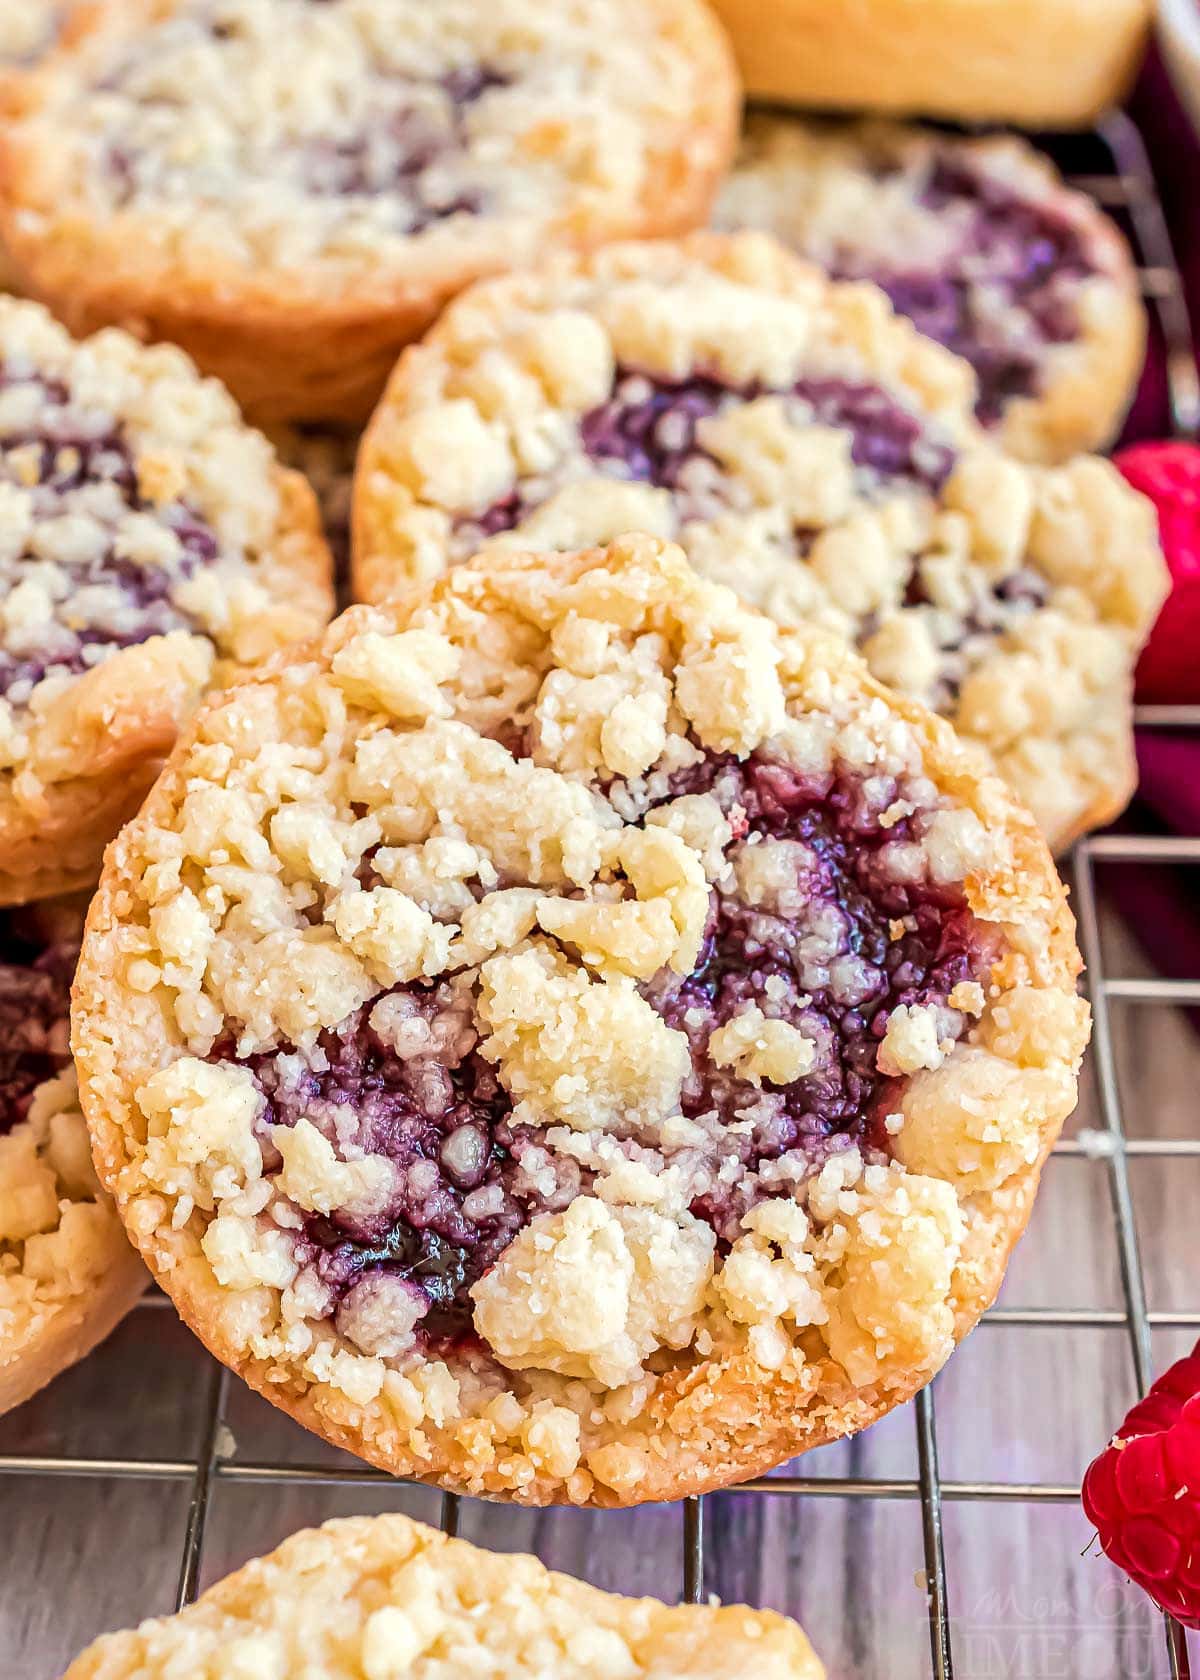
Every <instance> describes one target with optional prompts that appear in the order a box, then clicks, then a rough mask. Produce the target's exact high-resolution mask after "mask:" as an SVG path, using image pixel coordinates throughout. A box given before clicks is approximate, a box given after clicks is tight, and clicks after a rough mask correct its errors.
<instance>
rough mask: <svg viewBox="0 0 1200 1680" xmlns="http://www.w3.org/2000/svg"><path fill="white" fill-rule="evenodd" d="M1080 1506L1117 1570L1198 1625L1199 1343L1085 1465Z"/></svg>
mask: <svg viewBox="0 0 1200 1680" xmlns="http://www.w3.org/2000/svg"><path fill="white" fill-rule="evenodd" d="M1083 1508H1084V1510H1085V1511H1086V1512H1087V1514H1088V1517H1089V1518H1090V1519H1091V1521H1092V1522H1093V1523H1094V1524H1095V1525H1096V1529H1097V1531H1098V1533H1099V1535H1100V1545H1101V1547H1102V1548H1103V1550H1104V1551H1105V1552H1106V1553H1107V1555H1108V1556H1109V1557H1110V1558H1111V1559H1112V1561H1113V1562H1114V1563H1115V1564H1116V1565H1117V1567H1118V1568H1119V1569H1123V1570H1124V1571H1125V1573H1126V1574H1127V1575H1129V1576H1131V1577H1132V1578H1133V1579H1134V1580H1135V1581H1136V1582H1137V1583H1138V1585H1139V1586H1140V1587H1144V1588H1145V1590H1146V1591H1147V1592H1148V1593H1149V1594H1150V1597H1151V1598H1152V1599H1153V1600H1154V1601H1155V1603H1156V1604H1158V1605H1159V1606H1160V1607H1161V1608H1162V1609H1163V1610H1166V1611H1168V1612H1169V1613H1170V1614H1171V1615H1172V1616H1174V1617H1175V1618H1176V1619H1177V1620H1178V1621H1181V1622H1182V1623H1183V1624H1184V1626H1185V1627H1192V1628H1200V1342H1197V1343H1196V1346H1195V1347H1194V1348H1193V1349H1192V1351H1191V1353H1190V1354H1188V1356H1187V1358H1186V1359H1181V1360H1179V1361H1178V1363H1177V1364H1175V1365H1172V1366H1171V1368H1170V1370H1169V1371H1164V1372H1163V1374H1162V1376H1161V1377H1159V1379H1158V1381H1157V1382H1156V1383H1155V1384H1154V1386H1153V1388H1151V1390H1150V1392H1149V1394H1147V1396H1146V1398H1145V1399H1144V1400H1141V1401H1139V1402H1138V1404H1137V1405H1136V1406H1135V1407H1134V1408H1133V1410H1132V1411H1131V1412H1130V1414H1129V1416H1128V1417H1127V1418H1126V1419H1125V1422H1124V1423H1123V1424H1122V1425H1121V1428H1120V1431H1119V1433H1118V1434H1116V1435H1114V1436H1113V1438H1112V1440H1111V1441H1110V1442H1109V1444H1108V1446H1107V1447H1105V1449H1104V1451H1103V1452H1102V1453H1101V1454H1100V1456H1099V1458H1097V1459H1095V1460H1094V1461H1093V1462H1092V1464H1091V1465H1090V1466H1089V1468H1088V1473H1087V1475H1086V1476H1085V1477H1084V1478H1083Z"/></svg>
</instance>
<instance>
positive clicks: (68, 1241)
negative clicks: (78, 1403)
mask: <svg viewBox="0 0 1200 1680" xmlns="http://www.w3.org/2000/svg"><path fill="white" fill-rule="evenodd" d="M81 931H82V915H81V912H80V911H79V909H78V908H77V907H75V906H74V905H72V904H69V903H68V902H67V901H63V903H62V907H61V908H60V907H59V906H58V905H51V906H49V907H42V906H38V907H36V908H35V909H33V910H27V911H7V912H5V913H4V915H3V917H2V918H0V1044H2V1048H0V1377H2V1376H3V1375H4V1372H5V1367H7V1366H8V1365H9V1364H10V1363H11V1362H12V1361H14V1360H17V1359H19V1358H20V1357H21V1355H22V1354H23V1353H24V1352H26V1351H27V1350H29V1349H30V1348H31V1347H33V1346H35V1345H36V1343H37V1342H38V1340H39V1338H41V1337H42V1336H44V1335H45V1334H46V1333H47V1331H49V1330H50V1329H51V1328H52V1327H53V1325H54V1322H55V1319H56V1318H58V1317H60V1316H61V1315H62V1314H64V1313H66V1312H68V1311H71V1310H74V1309H75V1308H76V1307H77V1306H78V1304H79V1303H80V1302H81V1301H82V1300H83V1299H84V1298H85V1297H86V1295H87V1294H88V1293H89V1291H91V1290H92V1289H94V1288H95V1287H96V1286H97V1285H98V1284H99V1283H100V1282H101V1281H102V1280H103V1279H104V1278H105V1277H106V1275H107V1274H108V1273H109V1271H110V1269H111V1268H114V1267H116V1266H119V1265H122V1266H123V1265H128V1264H129V1260H128V1248H127V1245H126V1241H125V1236H124V1233H123V1231H122V1229H121V1225H120V1221H119V1220H118V1219H117V1216H116V1213H115V1211H114V1210H113V1208H112V1206H111V1204H110V1202H109V1201H108V1198H107V1197H106V1196H105V1195H104V1194H103V1192H102V1191H101V1189H100V1185H99V1182H98V1180H97V1178H96V1174H95V1170H94V1168H93V1166H92V1156H91V1150H90V1148H89V1145H88V1135H87V1128H86V1126H85V1124H84V1119H83V1115H82V1114H81V1113H80V1110H79V1097H78V1091H77V1087H76V1082H75V1074H74V1070H73V1068H72V1066H71V1052H70V1044H69V1037H70V1020H69V1011H70V984H71V977H72V974H73V972H74V968H75V959H76V956H77V954H78V950H79V938H80V933H81Z"/></svg>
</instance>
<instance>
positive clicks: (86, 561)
mask: <svg viewBox="0 0 1200 1680" xmlns="http://www.w3.org/2000/svg"><path fill="white" fill-rule="evenodd" d="M0 497H3V499H4V508H5V513H6V515H7V518H6V520H5V528H4V529H3V530H0V591H2V592H3V596H4V599H5V601H6V602H7V607H6V612H5V622H4V630H3V645H2V646H0V695H3V696H4V697H5V698H6V699H7V700H8V701H9V702H10V704H12V705H14V706H21V705H24V704H25V703H26V702H27V701H28V699H29V696H30V694H31V693H32V690H33V688H34V687H35V685H36V684H37V683H39V682H40V681H41V680H42V679H43V678H44V677H46V676H48V675H51V674H53V675H55V676H74V675H79V674H80V673H81V672H83V671H86V670H88V669H90V668H91V667H92V666H93V665H97V664H99V663H100V662H101V660H103V659H104V658H106V657H107V656H108V655H109V654H110V653H112V652H115V651H116V650H117V649H119V648H125V647H132V646H134V645H135V644H136V643H138V642H144V641H146V640H147V639H148V638H149V637H151V636H160V635H165V634H166V633H167V632H168V631H171V630H190V629H193V628H194V625H193V621H192V620H191V619H190V618H189V616H188V615H187V614H186V613H184V612H182V611H181V610H180V608H179V607H178V606H176V605H175V603H174V600H173V591H174V588H175V586H176V585H177V584H178V583H180V582H182V581H183V580H185V579H186V578H188V577H190V576H192V575H193V573H194V572H195V571H196V570H197V568H198V567H200V566H201V565H204V564H206V563H207V562H209V561H212V560H214V559H216V557H217V554H218V544H217V539H216V537H215V536H214V534H213V532H212V530H211V529H210V528H209V526H208V525H207V524H206V523H205V522H204V520H202V519H200V518H199V517H198V516H197V515H196V514H195V513H193V512H192V511H191V510H190V509H189V508H188V507H187V506H186V505H185V504H184V503H182V502H179V501H172V502H165V503H152V502H150V501H148V500H147V499H146V498H145V497H143V496H142V494H141V492H140V490H139V486H138V482H137V472H136V467H135V463H134V458H133V453H132V450H131V448H130V446H129V443H128V441H127V439H126V438H125V436H124V433H123V430H122V428H121V426H120V425H119V424H115V423H114V421H113V419H112V417H111V416H110V415H107V414H99V413H96V412H95V411H90V410H88V409H86V408H84V407H82V406H80V405H77V404H76V403H74V402H73V401H72V399H71V394H70V392H69V391H68V390H67V388H66V386H65V385H63V384H62V383H61V382H60V381H58V380H54V379H49V378H43V377H42V376H40V375H38V374H36V373H34V372H32V371H31V370H29V369H28V368H25V367H18V366H15V365H14V364H13V363H11V362H10V363H7V364H5V365H4V366H3V367H2V368H0ZM133 516H142V518H145V517H146V516H149V517H150V518H152V519H153V520H154V521H155V523H156V524H157V525H158V526H159V527H160V528H161V545H162V556H161V563H156V562H155V561H150V562H148V563H147V562H139V560H136V559H134V558H132V557H131V553H130V550H129V548H128V546H127V540H128V535H129V530H130V526H129V521H130V520H131V518H132V517H133Z"/></svg>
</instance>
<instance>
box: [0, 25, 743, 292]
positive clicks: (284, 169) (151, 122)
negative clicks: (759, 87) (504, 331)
mask: <svg viewBox="0 0 1200 1680" xmlns="http://www.w3.org/2000/svg"><path fill="white" fill-rule="evenodd" d="M701 32H702V33H701ZM710 34H711V40H710ZM698 42H703V43H706V44H708V45H709V47H710V52H709V56H708V58H707V59H706V58H705V56H704V53H703V51H697V50H696V49H697V43H698ZM718 52H719V47H718V40H717V36H716V33H715V29H714V30H711V31H710V30H709V27H708V25H707V21H706V19H705V17H704V16H703V14H702V11H701V8H700V7H699V6H696V7H694V8H693V7H691V6H690V5H687V4H683V3H676V0H670V3H663V0H656V3H655V4H652V5H648V6H647V5H642V4H634V3H631V0H617V3H616V5H615V7H614V4H613V0H567V3H565V4H560V5H556V6H553V7H545V6H542V5H539V4H538V3H537V0H488V3H484V0H453V3H452V4H441V5H438V6H434V7H430V6H427V5H424V4H421V3H419V0H400V3H399V4H398V3H397V0H336V3H334V4H328V3H326V4H315V3H313V0H173V3H172V4H170V5H167V6H158V7H155V8H153V10H151V9H150V8H148V7H146V6H139V7H136V8H134V9H133V11H132V12H131V10H130V8H128V7H126V6H124V5H122V4H110V5H108V6H107V7H106V8H102V10H101V14H100V16H99V18H98V19H96V20H93V21H92V23H91V26H90V28H89V29H88V30H87V31H85V32H84V39H83V40H82V41H81V42H79V43H77V44H76V45H75V46H74V47H73V49H72V51H71V53H70V55H69V57H68V59H67V60H66V61H65V62H64V63H62V64H61V65H60V66H59V67H58V68H57V69H56V70H55V71H54V73H53V74H52V75H51V77H49V78H48V79H46V80H45V81H44V83H43V84H41V85H40V87H39V90H38V107H37V109H36V111H35V113H34V115H33V116H32V117H30V118H29V119H28V120H27V122H26V123H25V124H24V125H23V126H22V134H23V135H24V136H26V137H33V138H35V139H36V138H37V137H39V136H42V137H44V138H45V139H46V141H47V143H48V144H49V145H50V146H51V147H52V149H53V151H54V154H55V164H54V171H55V177H56V188H55V193H54V207H55V209H58V210H60V209H61V207H62V205H63V204H64V203H66V202H70V203H72V204H73V205H75V206H77V207H78V208H80V209H83V210H85V211H86V213H87V214H88V215H89V216H91V217H93V218H96V217H100V218H105V219H106V220H108V221H110V222H112V223H113V225H119V226H124V227H128V228H133V227H136V228H137V229H138V230H139V232H138V237H139V238H142V239H144V240H145V242H146V245H147V249H148V251H153V252H154V253H155V254H156V255H158V256H160V257H174V258H175V259H178V257H179V255H180V253H181V251H182V250H183V249H184V247H185V246H186V248H187V250H188V251H191V252H193V253H195V256H196V258H197V259H206V260H209V261H210V266H211V262H212V261H216V262H218V263H220V264H223V265H232V266H234V267H236V268H240V269H242V270H250V269H262V268H263V267H270V268H272V269H274V270H276V271H280V270H282V271H286V272H287V273H288V274H289V275H290V276H292V277H293V278H294V280H295V283H296V284H297V285H303V286H304V287H305V288H307V289H310V290H313V291H318V292H323V293H329V292H331V291H332V290H334V289H335V288H337V287H339V286H342V285H344V284H345V281H346V277H347V276H348V275H361V274H364V273H365V272H366V271H368V270H370V271H371V272H372V274H374V272H375V271H376V270H377V268H378V264H379V263H380V262H381V261H383V262H385V263H386V262H388V261H389V260H390V261H392V262H395V261H396V260H397V259H398V258H401V257H402V258H403V259H404V261H405V263H406V265H407V266H409V267H411V268H413V269H414V270H416V271H421V270H428V272H430V273H431V274H433V273H436V272H439V271H441V270H444V267H445V264H446V261H447V253H448V251H449V250H450V248H451V242H452V243H453V249H454V258H455V261H456V263H458V262H459V260H460V259H462V261H463V267H464V268H465V270H466V271H467V272H469V271H470V270H471V268H472V267H473V266H474V263H476V262H480V261H482V263H483V265H484V266H488V265H489V262H491V261H494V260H495V257H496V254H497V253H498V252H500V251H506V252H507V255H508V260H509V262H511V261H512V260H513V257H514V241H515V242H517V248H518V249H519V250H523V251H525V252H526V253H527V254H529V255H531V256H532V255H533V254H534V253H535V251H536V250H537V248H538V246H539V244H540V242H541V240H542V239H543V237H544V236H545V234H546V232H547V230H550V229H555V228H562V229H565V230H567V231H568V232H574V233H583V232H585V231H586V230H587V229H588V228H589V227H590V226H592V225H595V226H597V227H615V228H618V229H620V228H623V227H629V226H630V224H631V222H634V221H636V215H635V211H636V208H637V206H638V205H639V204H640V203H641V202H642V201H643V200H648V199H649V198H650V197H652V195H653V192H654V191H655V190H656V185H655V183H656V174H657V172H658V171H660V170H662V169H664V168H665V167H666V166H667V165H668V163H669V162H670V161H671V160H673V159H677V158H679V157H680V156H682V155H683V154H684V153H685V151H686V154H687V158H688V162H689V164H691V163H693V162H694V164H695V166H696V167H697V168H698V169H700V170H703V169H704V167H705V164H706V162H708V161H709V160H707V159H706V156H705V149H706V147H717V146H723V144H724V137H723V136H721V137H715V136H712V135H709V134H708V133H706V131H705V127H704V125H703V124H697V123H696V118H697V114H698V113H699V112H701V111H702V110H703V109H704V106H705V104H706V102H707V100H708V99H709V98H710V97H711V87H710V86H709V85H708V78H707V75H706V72H711V71H712V70H713V69H714V67H715V64H716V61H717V58H718ZM717 161H718V159H717V156H716V154H715V152H714V156H713V158H712V160H711V165H710V166H711V167H713V168H715V167H716V163H717ZM49 208H50V207H49V205H48V206H47V209H48V210H49ZM464 253H465V256H464Z"/></svg>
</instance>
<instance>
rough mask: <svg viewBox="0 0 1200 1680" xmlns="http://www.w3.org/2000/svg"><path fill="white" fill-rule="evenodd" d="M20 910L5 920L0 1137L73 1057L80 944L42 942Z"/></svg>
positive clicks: (0, 974)
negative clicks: (45, 1082) (73, 1008)
mask: <svg viewBox="0 0 1200 1680" xmlns="http://www.w3.org/2000/svg"><path fill="white" fill-rule="evenodd" d="M20 920H21V918H20V913H19V912H16V913H12V912H10V913H9V914H7V915H5V916H4V918H3V920H2V922H0V1137H2V1136H4V1135H5V1134H6V1133H8V1132H11V1131H12V1129H13V1127H14V1126H18V1125H20V1123H21V1121H22V1120H24V1119H25V1117H26V1115H27V1114H28V1113H29V1105H30V1103H31V1101H32V1100H33V1093H34V1092H35V1091H36V1089H37V1087H38V1086H39V1085H40V1084H41V1083H42V1082H43V1080H46V1079H52V1078H53V1077H54V1075H55V1074H58V1073H61V1072H62V1070H63V1069H64V1068H65V1067H66V1065H67V1063H68V1062H69V1061H70V1059H71V1050H70V1030H71V1024H70V1010H71V977H72V975H73V974H74V972H75V962H76V958H77V957H78V955H79V945H78V942H77V941H76V942H70V941H62V942H58V943H56V944H53V945H50V946H42V945H39V943H37V942H36V941H35V940H31V939H30V938H28V937H26V934H27V931H28V930H26V929H23V928H22V927H21V925H20Z"/></svg>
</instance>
